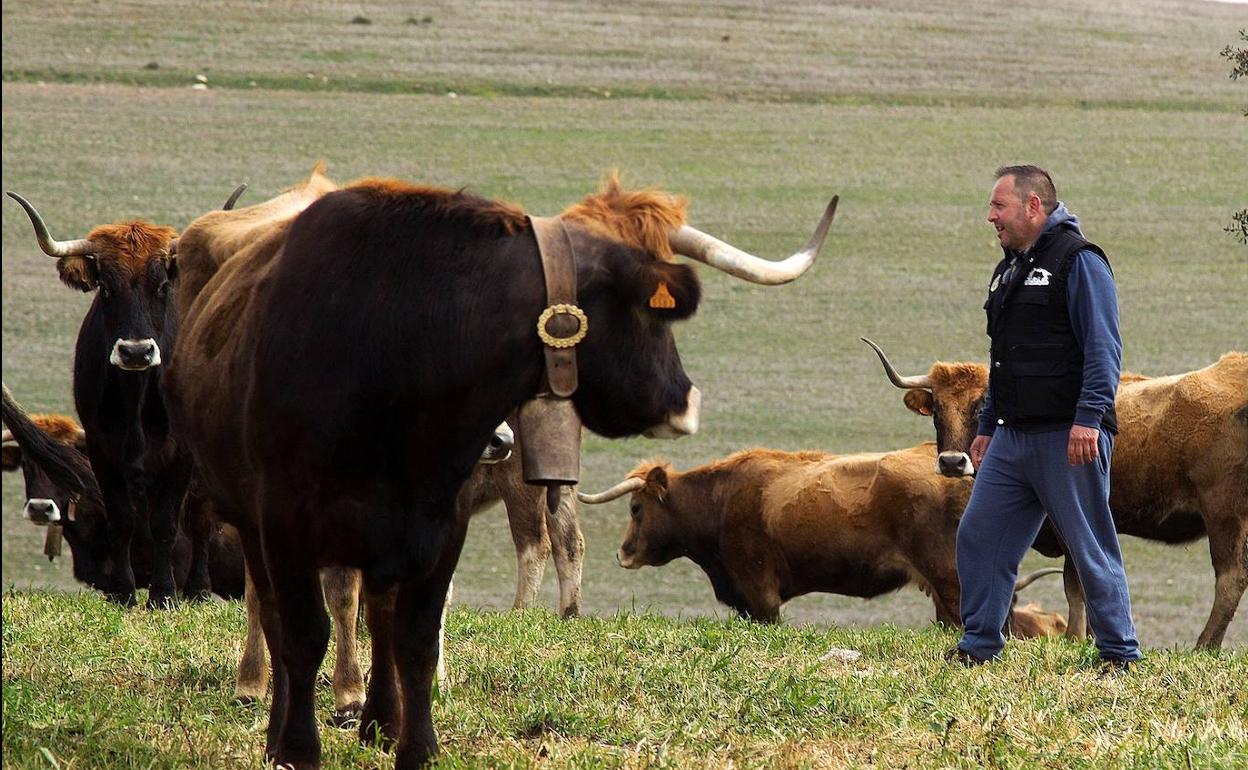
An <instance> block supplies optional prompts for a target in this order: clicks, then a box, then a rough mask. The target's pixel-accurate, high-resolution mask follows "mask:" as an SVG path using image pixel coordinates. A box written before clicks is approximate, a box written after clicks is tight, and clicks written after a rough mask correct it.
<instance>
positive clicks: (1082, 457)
mask: <svg viewBox="0 0 1248 770" xmlns="http://www.w3.org/2000/svg"><path fill="white" fill-rule="evenodd" d="M1100 437H1101V432H1100V431H1099V430H1097V429H1096V428H1087V427H1084V426H1083V425H1072V426H1070V443H1069V444H1067V445H1066V459H1067V460H1069V461H1070V464H1071V465H1072V466H1074V465H1083V464H1084V463H1090V462H1092V461H1093V460H1095V459H1096V441H1097V439H1099V438H1100Z"/></svg>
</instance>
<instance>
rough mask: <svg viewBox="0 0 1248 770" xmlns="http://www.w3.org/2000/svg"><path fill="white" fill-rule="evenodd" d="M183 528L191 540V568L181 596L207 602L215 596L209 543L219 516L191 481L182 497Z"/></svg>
mask: <svg viewBox="0 0 1248 770" xmlns="http://www.w3.org/2000/svg"><path fill="white" fill-rule="evenodd" d="M181 519H182V529H183V531H184V532H186V535H187V537H188V538H189V539H190V541H191V568H190V571H189V572H188V573H187V575H186V584H185V585H184V586H183V588H182V595H183V596H184V597H186V598H187V599H188V600H190V601H193V602H198V601H205V600H207V599H208V598H209V597H210V596H211V595H212V577H211V576H210V574H209V572H208V544H209V543H210V542H211V541H212V533H213V530H214V529H216V524H217V518H216V515H215V513H214V511H213V508H212V506H211V504H210V503H209V502H208V501H207V499H205V497H204V495H203V493H202V492H201V491H200V490H199V487H198V485H197V484H195V483H192V484H191V485H190V486H189V487H188V488H187V490H186V495H185V496H184V497H183V499H182V516H181Z"/></svg>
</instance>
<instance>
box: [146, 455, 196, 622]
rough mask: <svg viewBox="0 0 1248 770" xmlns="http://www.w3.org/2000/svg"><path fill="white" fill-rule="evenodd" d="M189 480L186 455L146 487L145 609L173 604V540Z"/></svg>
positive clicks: (188, 461)
mask: <svg viewBox="0 0 1248 770" xmlns="http://www.w3.org/2000/svg"><path fill="white" fill-rule="evenodd" d="M190 479H191V463H190V459H189V458H185V457H184V458H180V459H179V460H177V461H175V462H174V463H173V464H172V465H170V466H169V467H168V468H166V469H165V470H164V472H163V473H161V474H160V475H159V476H158V477H157V478H156V479H154V480H153V483H152V484H151V486H150V487H149V488H148V495H147V512H148V521H149V523H150V526H151V529H152V584H151V587H150V588H149V590H148V595H147V607H148V609H161V608H167V607H172V606H173V605H174V592H175V591H176V590H177V587H176V585H175V584H174V580H173V541H174V538H176V537H177V535H178V511H179V509H180V508H181V505H182V498H183V497H185V495H186V487H187V484H188V483H189V482H190Z"/></svg>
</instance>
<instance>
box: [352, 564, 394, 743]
mask: <svg viewBox="0 0 1248 770" xmlns="http://www.w3.org/2000/svg"><path fill="white" fill-rule="evenodd" d="M364 589H365V590H364V622H365V623H366V624H367V625H368V634H369V636H370V637H372V652H373V654H372V661H373V665H372V670H371V672H370V673H369V677H368V697H367V698H366V699H365V700H364V711H363V712H362V713H361V714H360V741H361V742H363V743H377V744H387V743H394V742H396V741H398V739H399V725H400V724H401V722H402V709H401V706H400V702H399V690H398V684H399V680H398V672H397V671H396V670H395V666H394V599H395V595H396V594H397V593H398V589H397V588H391V589H389V590H385V591H372V590H370V589H369V588H368V584H367V582H366V583H365V586H364Z"/></svg>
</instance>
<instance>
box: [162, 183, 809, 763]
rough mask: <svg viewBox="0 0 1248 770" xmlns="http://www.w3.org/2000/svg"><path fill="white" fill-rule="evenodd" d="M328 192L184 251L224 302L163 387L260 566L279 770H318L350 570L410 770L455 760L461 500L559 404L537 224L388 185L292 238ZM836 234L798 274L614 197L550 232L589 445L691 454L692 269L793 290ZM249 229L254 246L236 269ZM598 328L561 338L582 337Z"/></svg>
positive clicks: (672, 208)
mask: <svg viewBox="0 0 1248 770" xmlns="http://www.w3.org/2000/svg"><path fill="white" fill-rule="evenodd" d="M318 177H319V175H317V174H314V176H313V178H312V179H310V180H309V182H308V183H307V184H306V185H304V186H303V187H301V188H296V189H295V190H292V191H290V192H288V193H286V194H285V195H284V196H281V197H279V198H278V199H275V200H274V201H270V202H269V203H267V204H262V205H261V206H258V207H251V208H250V209H243V210H241V211H239V212H235V213H234V214H233V215H230V214H222V213H220V212H214V213H212V214H209V215H205V216H204V217H201V218H200V219H199V220H197V221H196V222H194V223H192V224H191V225H190V226H189V227H188V228H187V230H186V231H185V232H184V233H183V235H182V238H181V240H180V241H179V260H181V261H183V264H184V267H186V268H187V269H188V270H195V271H196V274H197V275H198V276H200V277H201V278H205V279H206V280H204V282H203V283H202V284H200V285H202V286H203V289H202V291H200V292H199V293H198V295H197V296H190V297H186V299H187V302H186V303H185V304H184V303H183V302H182V300H183V296H180V297H179V314H180V315H181V317H182V319H183V323H184V326H183V330H182V336H181V338H180V339H179V341H178V353H177V358H176V363H175V365H174V366H173V367H172V368H171V369H170V370H169V371H167V372H166V384H167V388H168V392H169V395H170V403H171V408H172V410H173V412H174V415H175V421H176V424H177V425H178V427H179V435H180V436H182V437H183V438H184V439H185V440H186V441H187V443H188V445H189V446H190V447H191V449H192V451H193V453H194V456H195V460H196V463H197V467H198V469H199V472H200V473H201V474H202V475H203V478H204V481H205V484H206V485H207V486H208V487H209V489H210V491H211V493H212V494H213V495H214V496H216V497H217V498H218V499H219V501H220V502H221V504H222V506H223V508H222V515H223V517H226V518H227V520H228V521H231V522H233V523H235V524H236V525H237V526H238V528H239V530H240V534H241V535H242V539H243V546H244V549H245V552H246V555H247V561H248V564H249V565H252V567H253V568H252V569H251V574H252V577H253V579H254V580H255V587H256V589H257V593H258V594H259V596H260V600H261V606H262V612H263V615H264V619H263V623H264V627H265V635H266V638H267V639H268V642H269V648H270V651H271V655H272V657H273V660H274V663H275V665H274V671H275V672H277V671H280V672H281V673H280V674H278V675H275V677H274V679H275V686H274V699H273V709H272V713H271V714H270V720H269V732H268V744H267V749H266V751H267V754H268V756H270V757H273V758H274V759H276V761H277V762H278V763H281V764H286V765H289V766H291V767H296V768H312V767H319V766H320V744H319V740H318V737H317V728H316V720H315V716H314V708H313V705H314V704H313V689H314V684H315V679H316V670H317V666H318V665H319V663H320V661H321V659H322V657H323V656H324V654H325V650H326V646H327V641H328V635H329V628H328V619H327V618H326V615H325V610H324V604H323V602H322V601H321V596H320V586H319V582H318V580H317V570H318V568H319V567H321V566H322V565H330V564H340V565H347V566H353V567H358V568H360V569H361V570H362V571H363V575H364V585H365V593H366V596H367V602H366V619H367V621H368V624H369V628H370V631H371V634H372V640H373V660H374V670H381V669H382V668H384V667H379V666H378V665H377V662H378V661H388V660H392V661H393V663H394V666H395V669H397V676H374V677H373V678H372V679H371V681H370V682H369V688H368V694H367V700H366V704H365V709H364V714H363V717H362V724H361V736H362V737H363V738H365V739H376V738H382V737H384V738H397V740H398V754H397V757H396V767H397V768H400V770H406V769H408V768H412V767H416V766H418V765H421V764H423V763H424V762H425V761H427V760H428V758H429V757H431V756H432V755H433V754H434V753H435V752H436V750H437V742H436V738H435V735H434V731H433V724H432V721H431V718H430V691H431V686H432V680H433V674H434V666H435V663H436V660H437V655H438V644H437V639H438V629H439V626H440V623H439V617H440V614H441V610H442V607H443V601H444V598H445V596H446V591H447V586H448V584H449V582H450V580H451V575H452V573H453V571H454V568H455V564H456V562H457V560H458V558H459V552H460V549H461V547H462V545H463V540H464V534H465V528H466V520H465V518H464V517H459V518H457V517H456V515H455V500H456V495H457V493H458V491H459V489H460V486H461V485H462V484H463V482H464V480H465V479H466V478H467V477H468V475H469V473H470V472H471V471H472V469H473V466H474V465H475V463H476V461H477V458H478V456H480V454H481V450H482V448H483V447H484V446H485V444H486V441H487V439H488V438H489V436H490V434H491V431H492V430H493V428H494V426H496V425H497V424H498V423H499V422H500V421H502V420H503V418H504V417H506V416H507V414H508V413H509V412H510V411H511V410H512V409H514V408H516V407H517V406H519V405H520V404H521V403H523V402H525V401H527V400H529V399H532V398H533V397H534V396H536V395H537V394H538V393H539V391H541V390H542V389H543V383H544V381H545V380H546V372H545V371H544V364H543V343H542V340H541V339H539V334H538V332H537V329H536V328H535V326H536V322H537V320H538V317H539V315H541V314H542V312H543V308H547V307H548V304H549V303H548V302H547V293H546V286H545V281H544V277H543V270H542V262H541V259H540V256H539V252H538V247H537V243H536V240H535V234H534V225H533V224H532V223H531V222H530V220H529V218H528V217H526V216H525V215H524V213H523V212H521V211H520V210H519V209H517V208H515V207H513V206H510V205H507V204H502V203H497V202H494V201H488V200H484V199H482V198H478V197H476V196H474V195H471V194H469V193H466V192H463V191H459V192H454V191H447V190H440V189H434V188H429V187H419V186H412V185H407V184H404V183H400V182H395V181H393V180H377V179H367V180H362V181H361V182H358V183H356V184H355V185H353V186H350V187H347V188H345V189H342V190H335V191H332V192H327V193H325V194H323V195H319V197H318V196H317V195H305V198H306V199H307V200H309V201H310V203H304V204H303V205H305V206H306V208H304V209H303V210H302V211H301V212H300V213H298V214H295V215H293V218H292V211H291V210H292V208H296V209H297V207H296V206H292V200H295V199H298V198H299V196H301V195H304V193H303V192H301V191H303V190H306V189H311V188H315V187H317V186H318V185H319V184H320V182H319V181H318ZM319 179H320V180H323V177H319ZM330 187H331V188H332V185H330ZM831 214H832V208H831V207H829V210H828V212H827V214H825V221H824V222H823V223H822V224H821V227H820V229H819V230H818V231H817V233H816V238H815V239H813V240H812V243H811V244H809V245H808V249H807V250H805V251H804V252H799V253H798V254H795V255H794V256H793V257H792V258H791V260H792V261H791V262H789V263H787V264H783V265H781V266H777V265H774V264H771V263H766V262H764V261H761V260H758V259H757V258H753V257H750V256H749V255H746V254H744V253H742V252H739V251H737V250H735V249H732V247H730V246H728V245H727V244H723V243H722V242H720V241H716V240H715V239H713V238H710V237H709V236H705V235H703V234H701V233H698V232H697V231H695V230H693V229H692V228H689V227H687V226H684V204H683V203H682V202H679V201H674V200H673V199H672V198H670V197H669V196H667V195H664V194H661V193H657V192H654V191H646V192H641V193H636V192H632V193H630V192H626V191H624V190H622V189H621V188H620V187H619V185H618V183H617V182H616V181H615V180H612V181H611V182H610V183H609V184H608V185H607V186H606V188H605V189H604V190H603V191H602V192H600V193H599V194H598V195H594V196H590V198H588V199H586V200H585V201H584V202H583V203H582V204H580V205H578V206H575V207H573V208H571V209H569V210H568V211H565V212H564V214H563V215H562V216H561V217H560V219H559V220H558V221H556V222H554V223H553V229H554V230H555V231H556V232H558V233H560V237H561V238H564V239H566V242H567V243H568V244H569V245H570V247H571V251H572V253H573V254H574V257H573V258H572V259H573V264H574V265H575V288H576V296H577V303H576V304H577V305H578V306H579V308H580V309H581V310H583V311H584V313H585V316H586V317H587V319H588V336H585V337H584V339H583V341H581V342H580V343H579V345H577V346H576V347H575V352H576V357H577V366H578V368H579V387H578V388H577V389H576V391H575V393H574V394H573V395H572V403H573V404H574V405H575V408H576V411H577V413H578V414H579V416H580V418H581V420H582V421H583V422H584V424H585V425H586V426H587V427H588V428H589V429H590V430H593V431H595V432H597V433H599V434H602V435H605V436H609V437H614V436H626V435H634V434H639V433H650V434H653V435H674V434H675V435H678V434H681V433H690V432H692V431H693V430H694V428H695V426H696V421H697V402H698V398H699V397H698V395H697V390H696V389H695V388H693V387H692V385H691V383H690V380H689V378H688V377H687V376H686V375H685V372H684V370H683V368H682V367H681V363H680V358H679V356H678V354H677V352H676V346H675V342H674V340H673V337H672V334H671V330H670V324H671V323H672V322H673V321H677V320H680V319H684V318H688V317H689V316H691V315H692V314H693V313H694V311H695V310H696V309H697V305H698V300H699V297H700V286H699V283H698V280H697V278H696V277H695V275H694V273H693V271H692V269H691V268H690V267H689V266H687V265H682V264H676V263H674V262H672V261H669V259H670V257H671V255H672V253H673V252H677V253H684V254H687V255H689V256H693V257H696V258H700V259H702V260H704V261H707V262H708V263H712V264H723V265H725V266H726V269H728V270H729V271H732V272H737V273H745V274H750V275H753V276H754V277H755V279H756V280H759V281H762V282H771V283H777V282H783V281H785V280H792V279H793V278H796V277H797V276H798V275H800V274H801V272H803V271H804V270H805V269H806V268H807V267H809V265H810V264H811V262H812V261H813V259H814V255H815V253H816V252H817V250H818V247H819V246H820V245H821V242H822V240H823V235H824V234H825V233H826V229H827V224H828V221H829V220H830V218H831ZM266 217H269V219H268V221H269V222H270V225H269V226H268V227H261V226H259V224H258V223H259V222H261V221H264V220H265V219H266ZM240 228H246V229H247V230H248V232H250V233H251V234H252V238H251V239H250V241H249V242H248V244H247V245H243V246H241V249H240V250H239V251H237V253H223V251H224V252H228V249H222V247H221V246H220V244H221V243H222V242H233V243H238V242H239V240H240V239H238V238H237V236H238V232H239V229H240ZM577 326H579V327H580V328H581V329H584V328H585V322H583V321H582V322H579V323H578V324H575V325H572V327H571V328H569V329H566V330H557V329H555V328H554V326H553V325H551V326H547V327H546V328H545V331H546V332H547V333H549V334H550V335H558V336H559V337H568V336H569V335H570V333H571V332H572V331H574V330H575V329H576V327H577ZM226 509H229V512H228V513H227V512H226ZM259 565H264V567H263V568H261V569H256V568H255V567H258V566H259ZM392 588H393V589H395V591H394V593H392V594H389V595H390V596H393V598H394V601H393V602H392V603H388V602H386V601H383V598H384V595H386V594H387V593H388V591H389V589H392ZM396 680H398V681H396ZM400 689H401V695H400ZM400 709H401V712H400ZM400 713H401V714H402V718H401V720H400Z"/></svg>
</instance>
